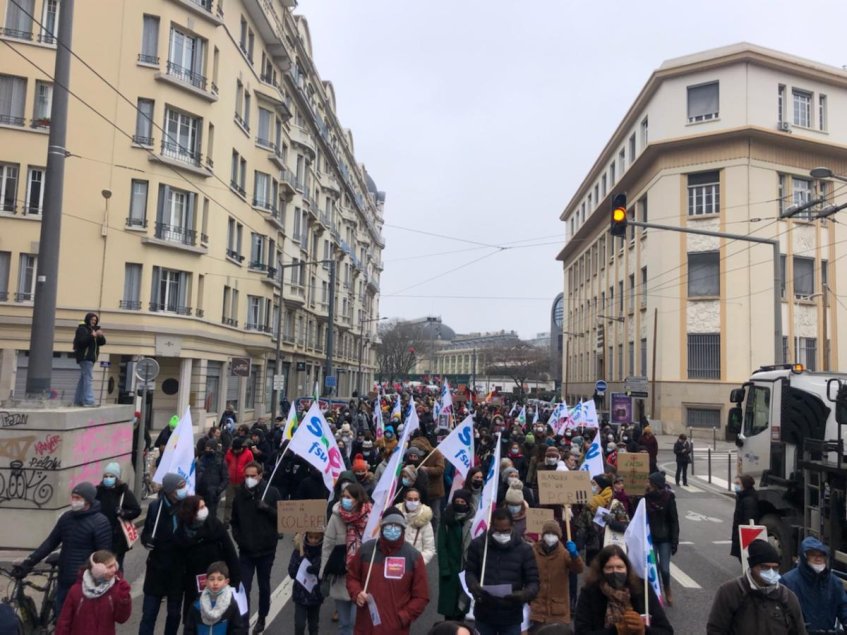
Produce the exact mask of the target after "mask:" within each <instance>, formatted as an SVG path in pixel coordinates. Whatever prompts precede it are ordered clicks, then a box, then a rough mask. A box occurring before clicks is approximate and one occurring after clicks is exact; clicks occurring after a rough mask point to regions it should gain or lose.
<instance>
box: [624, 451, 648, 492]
mask: <svg viewBox="0 0 847 635" xmlns="http://www.w3.org/2000/svg"><path fill="white" fill-rule="evenodd" d="M649 475H650V455H649V454H647V453H637V454H636V453H629V452H619V453H618V476H621V477H623V485H624V488H625V489H626V491H627V493H628V494H635V495H638V496H640V495H641V494H643V493H644V490H645V489H646V488H647V477H648V476H649Z"/></svg>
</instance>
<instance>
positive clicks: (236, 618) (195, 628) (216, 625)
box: [184, 562, 249, 635]
mask: <svg viewBox="0 0 847 635" xmlns="http://www.w3.org/2000/svg"><path fill="white" fill-rule="evenodd" d="M248 627H249V624H247V623H245V618H244V616H242V615H241V610H240V609H239V608H238V603H237V602H236V601H235V595H234V591H233V588H232V587H231V586H230V579H229V567H227V566H226V563H225V562H213V563H212V564H211V565H209V568H208V569H206V588H204V589H203V593H201V594H200V597H199V598H198V599H197V601H196V602H194V604H192V605H191V608H190V610H189V612H188V619H187V620H186V622H185V632H184V635H218V634H220V635H246V633H247V629H248Z"/></svg>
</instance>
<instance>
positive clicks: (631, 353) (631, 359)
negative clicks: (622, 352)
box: [628, 342, 635, 377]
mask: <svg viewBox="0 0 847 635" xmlns="http://www.w3.org/2000/svg"><path fill="white" fill-rule="evenodd" d="M628 353H629V360H628V361H629V376H630V377H634V376H635V342H630V343H629V350H628Z"/></svg>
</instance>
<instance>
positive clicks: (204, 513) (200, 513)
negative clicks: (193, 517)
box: [197, 507, 209, 523]
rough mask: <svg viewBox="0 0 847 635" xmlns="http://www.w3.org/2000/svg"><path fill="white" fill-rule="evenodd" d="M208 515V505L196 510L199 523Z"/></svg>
mask: <svg viewBox="0 0 847 635" xmlns="http://www.w3.org/2000/svg"><path fill="white" fill-rule="evenodd" d="M208 517H209V508H208V507H201V508H200V509H198V510H197V520H198V521H199V522H201V523H202V522H205V521H206V519H207V518H208Z"/></svg>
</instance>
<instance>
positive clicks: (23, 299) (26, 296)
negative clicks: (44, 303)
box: [15, 291, 35, 302]
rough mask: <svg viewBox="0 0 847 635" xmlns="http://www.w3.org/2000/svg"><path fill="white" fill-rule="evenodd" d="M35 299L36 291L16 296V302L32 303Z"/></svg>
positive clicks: (24, 292)
mask: <svg viewBox="0 0 847 635" xmlns="http://www.w3.org/2000/svg"><path fill="white" fill-rule="evenodd" d="M33 298H35V292H34V291H23V292H18V293H16V294H15V302H32V300H33Z"/></svg>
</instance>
